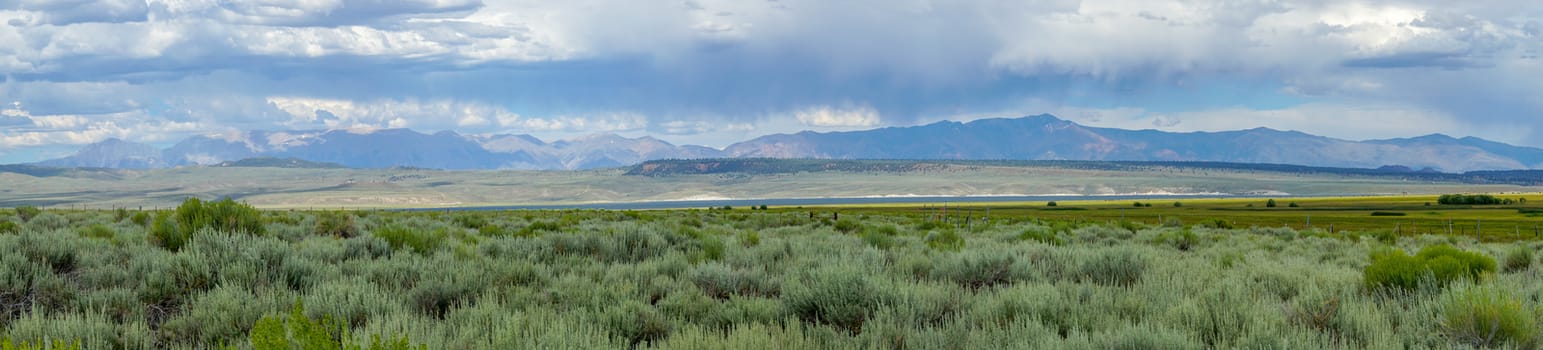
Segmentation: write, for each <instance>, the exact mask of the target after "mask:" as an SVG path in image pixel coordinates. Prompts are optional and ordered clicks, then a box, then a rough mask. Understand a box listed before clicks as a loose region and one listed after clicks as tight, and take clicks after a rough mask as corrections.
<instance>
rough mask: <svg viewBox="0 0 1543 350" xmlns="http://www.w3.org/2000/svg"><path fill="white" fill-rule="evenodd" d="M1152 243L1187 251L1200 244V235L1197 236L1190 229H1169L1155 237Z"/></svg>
mask: <svg viewBox="0 0 1543 350" xmlns="http://www.w3.org/2000/svg"><path fill="white" fill-rule="evenodd" d="M1152 243H1153V244H1157V245H1166V246H1170V247H1173V249H1178V250H1179V251H1185V252H1187V251H1189V250H1190V249H1191V248H1194V247H1195V246H1196V245H1198V244H1200V237H1199V236H1196V235H1195V233H1194V232H1190V230H1182V229H1179V230H1167V231H1163V232H1162V233H1159V234H1157V236H1156V237H1153V238H1152Z"/></svg>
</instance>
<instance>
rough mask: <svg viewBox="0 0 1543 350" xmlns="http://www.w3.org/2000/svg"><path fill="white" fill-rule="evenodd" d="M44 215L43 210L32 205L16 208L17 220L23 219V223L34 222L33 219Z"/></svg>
mask: <svg viewBox="0 0 1543 350" xmlns="http://www.w3.org/2000/svg"><path fill="white" fill-rule="evenodd" d="M42 213H43V210H42V209H38V208H37V207H34V206H30V205H23V206H18V207H16V218H18V219H21V222H28V221H32V218H35V217H37V216H38V214H42Z"/></svg>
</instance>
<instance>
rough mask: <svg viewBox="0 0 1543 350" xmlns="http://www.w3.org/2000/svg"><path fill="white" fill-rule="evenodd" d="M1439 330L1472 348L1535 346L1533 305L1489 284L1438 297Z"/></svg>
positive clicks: (1535, 331) (1535, 327)
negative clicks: (1529, 305)
mask: <svg viewBox="0 0 1543 350" xmlns="http://www.w3.org/2000/svg"><path fill="white" fill-rule="evenodd" d="M1441 329H1442V330H1443V331H1444V332H1445V333H1446V335H1447V336H1448V337H1451V339H1452V340H1454V341H1457V342H1459V343H1462V344H1465V345H1471V346H1475V347H1498V346H1502V345H1510V347H1514V348H1518V349H1531V348H1533V347H1534V346H1536V345H1537V343H1536V342H1537V335H1538V322H1537V315H1536V313H1535V311H1534V308H1532V307H1528V306H1527V305H1526V304H1525V303H1523V302H1522V301H1521V300H1519V299H1517V298H1515V297H1512V296H1510V295H1507V294H1506V293H1505V292H1504V291H1502V290H1501V289H1499V288H1497V287H1492V286H1469V287H1467V288H1462V289H1459V290H1455V291H1452V293H1450V294H1448V295H1447V297H1446V298H1444V299H1443V300H1442V312H1441Z"/></svg>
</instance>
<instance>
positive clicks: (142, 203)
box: [0, 165, 1540, 209]
mask: <svg viewBox="0 0 1543 350" xmlns="http://www.w3.org/2000/svg"><path fill="white" fill-rule="evenodd" d="M624 172H625V170H624V169H608V170H594V171H438V170H422V169H286V168H198V167H190V168H177V169H157V170H111V171H107V170H69V171H65V172H63V173H62V174H60V175H56V176H45V177H34V176H29V175H23V174H17V173H0V184H4V185H3V186H0V207H7V206H17V205H35V206H47V207H50V208H95V209H112V208H120V207H127V208H136V209H137V208H141V207H143V208H147V209H148V208H157V207H158V208H169V207H172V206H175V205H177V203H179V202H181V201H182V200H183V199H185V198H188V197H199V198H218V197H226V196H229V197H233V198H236V199H238V200H241V201H245V202H247V203H251V204H252V205H256V206H259V207H264V208H299V209H319V208H328V209H336V208H424V207H457V206H488V205H512V204H571V203H594V202H634V201H658V200H681V199H715V198H734V199H753V198H809V197H860V196H874V195H930V196H964V195H1040V194H1072V195H1107V194H1123V193H1148V194H1160V193H1225V194H1250V193H1289V194H1293V195H1360V194H1440V193H1467V192H1487V193H1501V192H1539V191H1540V190H1539V189H1538V188H1536V187H1527V186H1515V185H1474V184H1462V183H1428V182H1418V181H1404V180H1402V179H1399V178H1389V177H1358V176H1338V175H1321V174H1320V175H1304V174H1295V173H1270V172H1259V171H1232V170H1214V169H1212V170H1201V169H1185V168H1168V167H1154V168H1140V169H1134V170H1129V171H1107V170H1086V169H1074V168H1064V167H1055V166H965V165H945V166H938V167H930V168H927V170H926V171H917V172H840V171H830V172H804V173H792V174H773V175H746V174H712V175H679V176H664V177H647V176H627V175H623V173H624Z"/></svg>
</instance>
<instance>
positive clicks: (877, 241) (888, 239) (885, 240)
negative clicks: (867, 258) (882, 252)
mask: <svg viewBox="0 0 1543 350" xmlns="http://www.w3.org/2000/svg"><path fill="white" fill-rule="evenodd" d="M861 237H862V239H863V243H867V244H868V246H871V247H874V248H878V249H889V248H893V247H894V246H895V237H894V236H892V235H886V234H883V233H879V232H874V231H871V230H870V231H864V232H863V234H862V236H861Z"/></svg>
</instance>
